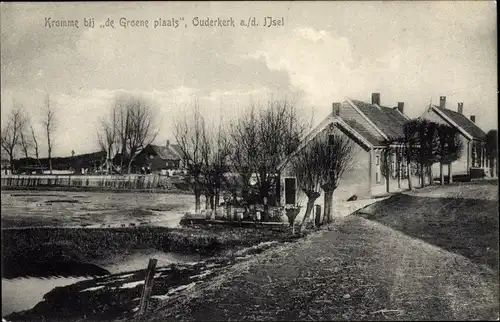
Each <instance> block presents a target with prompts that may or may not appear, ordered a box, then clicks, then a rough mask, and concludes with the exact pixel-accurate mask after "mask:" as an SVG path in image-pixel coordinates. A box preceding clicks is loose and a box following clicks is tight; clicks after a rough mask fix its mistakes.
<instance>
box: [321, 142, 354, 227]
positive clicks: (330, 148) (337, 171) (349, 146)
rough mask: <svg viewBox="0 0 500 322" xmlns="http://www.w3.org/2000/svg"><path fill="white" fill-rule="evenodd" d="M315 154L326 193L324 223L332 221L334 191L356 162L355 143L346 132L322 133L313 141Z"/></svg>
mask: <svg viewBox="0 0 500 322" xmlns="http://www.w3.org/2000/svg"><path fill="white" fill-rule="evenodd" d="M312 148H313V152H312V153H313V154H314V155H315V158H316V160H317V163H318V165H319V166H318V168H317V169H318V171H319V174H320V177H321V189H322V190H323V191H324V194H325V203H324V207H325V212H324V216H323V223H330V222H331V221H332V201H333V193H334V191H335V190H336V189H337V187H338V186H339V185H340V183H341V180H342V176H343V175H344V173H345V172H346V171H348V170H350V169H352V167H353V166H354V164H355V161H354V145H353V143H352V141H351V140H350V139H349V138H348V137H347V136H346V135H344V134H341V133H338V132H331V133H322V134H321V135H319V136H318V137H317V138H316V139H314V140H313V143H312Z"/></svg>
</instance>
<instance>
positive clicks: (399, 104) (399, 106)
mask: <svg viewBox="0 0 500 322" xmlns="http://www.w3.org/2000/svg"><path fill="white" fill-rule="evenodd" d="M398 111H400V112H401V114H405V103H404V102H398Z"/></svg>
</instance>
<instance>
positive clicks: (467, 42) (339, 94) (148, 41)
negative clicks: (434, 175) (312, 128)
mask: <svg viewBox="0 0 500 322" xmlns="http://www.w3.org/2000/svg"><path fill="white" fill-rule="evenodd" d="M0 8H1V19H0V21H1V38H0V40H1V121H2V122H1V123H2V127H3V126H4V125H5V121H6V119H7V117H8V113H10V111H11V110H12V107H13V106H14V104H18V105H22V106H23V107H24V109H25V110H26V111H27V113H28V114H29V115H30V118H31V121H32V123H33V124H34V125H35V129H36V131H37V135H38V136H39V137H40V138H41V139H40V140H39V141H43V135H44V134H43V129H42V126H41V121H40V120H41V117H42V111H43V109H42V107H43V104H44V98H45V97H46V95H47V93H48V95H49V97H50V100H51V103H52V105H53V106H55V108H56V116H57V128H56V131H55V135H54V137H55V142H54V149H53V155H55V156H68V155H71V151H72V150H73V151H75V153H76V154H81V153H89V152H93V151H96V150H98V149H99V145H98V140H97V136H96V129H97V128H98V126H99V122H100V120H101V119H102V118H103V117H106V115H108V114H109V111H110V108H111V106H112V104H113V101H114V99H115V98H116V97H117V96H118V95H120V94H121V93H128V94H130V95H137V96H141V97H145V98H147V99H148V100H149V101H150V102H152V104H153V106H154V108H155V118H156V120H157V124H158V125H159V126H160V132H159V134H158V136H157V139H156V143H158V144H164V143H165V141H166V140H171V141H173V139H174V136H173V133H174V129H173V127H174V124H175V122H176V120H179V119H181V118H182V117H183V116H184V115H185V114H186V113H189V111H191V110H192V106H193V105H194V104H195V103H196V104H198V105H199V106H200V108H201V110H202V111H203V113H204V115H206V116H207V117H209V118H213V119H219V120H220V119H223V120H228V121H227V122H230V120H232V119H234V118H235V117H237V116H238V115H240V114H241V113H244V112H245V111H246V110H248V108H249V106H250V104H251V103H252V102H253V103H254V104H260V105H263V106H265V104H266V102H267V101H268V100H270V99H276V98H279V99H282V98H286V99H287V100H290V101H293V102H294V103H295V104H296V105H297V106H298V107H299V108H301V110H302V111H303V114H304V115H305V116H306V117H308V118H312V119H313V120H314V121H313V123H314V124H317V123H319V122H321V120H322V119H323V118H325V117H326V116H327V115H328V114H329V113H330V112H331V106H332V103H333V102H337V101H342V100H343V99H344V98H345V97H350V98H355V99H360V100H364V101H370V100H371V93H372V92H379V93H380V94H381V104H382V105H385V106H395V105H397V102H404V103H405V113H406V114H407V115H408V116H410V117H418V116H419V115H421V114H422V113H423V112H424V111H425V109H426V108H427V107H428V106H429V103H430V102H432V103H434V104H438V102H439V97H440V96H442V95H444V96H446V97H447V107H448V108H450V109H455V110H456V106H457V103H458V102H464V114H466V115H467V116H469V115H476V123H477V124H478V125H479V126H480V127H481V128H483V130H486V131H487V130H489V129H493V128H497V127H498V125H497V118H498V117H497V113H498V111H497V103H498V102H497V89H498V86H497V45H496V44H497V41H496V40H497V29H496V3H495V2H492V1H470V2H468V1H461V2H451V1H450V2H447V1H443V2H440V1H430V2H426V1H416V2H410V1H402V2H398V1H394V2H393V1H391V2H376V1H370V2H361V1H353V2H350V1H345V2H344V1H331V2H320V1H318V2H255V3H253V2H252V3H251V2H168V3H167V2H151V3H145V2H140V3H139V2H137V3H133V2H122V3H106V2H98V3H90V2H89V3H78V2H73V3H1V4H0ZM264 17H272V19H275V20H276V21H281V22H283V23H284V25H282V26H271V27H264V26H263V25H264V23H265V22H266V21H265V20H268V19H264ZM49 18H50V20H49ZM90 18H93V19H94V28H90V27H85V26H84V19H87V20H88V19H90ZM195 18H197V19H195ZM207 18H211V19H217V18H220V19H231V18H232V19H233V21H234V27H233V26H220V27H218V26H215V27H210V26H194V22H193V19H195V20H196V21H198V22H199V21H201V22H203V21H205V20H206V19H207ZM253 18H255V22H256V23H258V24H259V26H249V27H246V26H241V21H242V20H243V21H244V22H245V23H247V22H248V21H249V20H250V21H252V19H253ZM108 19H109V20H110V21H111V20H113V21H114V28H111V27H105V28H100V25H101V24H104V23H105V22H106V21H107V20H108ZM172 19H174V20H179V26H178V27H177V28H174V27H168V26H165V27H158V28H154V21H155V20H160V21H162V20H164V21H165V24H166V21H171V20H172ZM58 20H78V22H79V24H78V26H79V28H74V27H73V28H72V27H57V26H53V27H49V24H48V23H47V22H48V21H49V22H51V23H54V22H55V21H58ZM120 20H122V21H123V20H128V21H132V20H147V21H148V28H145V27H130V26H129V27H126V28H125V27H123V26H121V25H120ZM108 25H109V24H108ZM45 155H46V144H44V143H43V142H42V144H41V157H43V156H45Z"/></svg>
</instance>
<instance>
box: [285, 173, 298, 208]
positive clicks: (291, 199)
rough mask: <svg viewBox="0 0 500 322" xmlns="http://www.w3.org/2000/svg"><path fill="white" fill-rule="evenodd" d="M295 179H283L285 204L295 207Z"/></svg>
mask: <svg viewBox="0 0 500 322" xmlns="http://www.w3.org/2000/svg"><path fill="white" fill-rule="evenodd" d="M295 193H296V186H295V178H285V204H287V205H295Z"/></svg>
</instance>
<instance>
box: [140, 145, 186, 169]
mask: <svg viewBox="0 0 500 322" xmlns="http://www.w3.org/2000/svg"><path fill="white" fill-rule="evenodd" d="M182 155H183V153H182V150H181V149H180V147H179V145H177V144H170V141H168V140H167V142H166V144H165V145H164V146H161V145H154V144H149V145H147V146H146V147H145V148H144V149H142V151H141V152H140V153H139V154H138V155H137V156H136V158H135V160H134V169H135V171H136V172H138V171H140V170H141V169H142V168H145V169H148V170H147V171H149V172H151V173H163V174H166V171H167V170H179V169H182V166H183V162H182Z"/></svg>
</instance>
